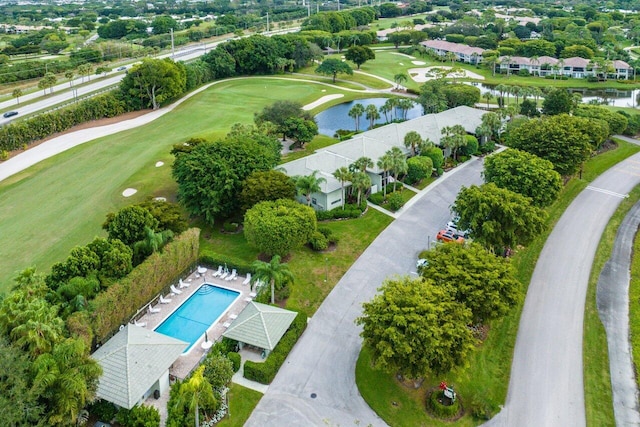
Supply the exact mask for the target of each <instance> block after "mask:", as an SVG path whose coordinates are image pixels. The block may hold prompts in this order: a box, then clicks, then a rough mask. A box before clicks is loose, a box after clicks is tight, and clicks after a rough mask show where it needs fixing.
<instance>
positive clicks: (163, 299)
mask: <svg viewBox="0 0 640 427" xmlns="http://www.w3.org/2000/svg"><path fill="white" fill-rule="evenodd" d="M170 302H171V298H165V297H163V296H162V295H160V304H169V303H170Z"/></svg>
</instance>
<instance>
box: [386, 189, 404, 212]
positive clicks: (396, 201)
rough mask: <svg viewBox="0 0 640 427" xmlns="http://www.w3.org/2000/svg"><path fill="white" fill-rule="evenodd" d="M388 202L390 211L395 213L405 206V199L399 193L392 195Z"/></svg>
mask: <svg viewBox="0 0 640 427" xmlns="http://www.w3.org/2000/svg"><path fill="white" fill-rule="evenodd" d="M387 200H388V202H389V209H391V210H392V211H393V212H395V211H397V210H398V209H400V208H401V207H402V206H404V199H403V198H402V194H400V193H399V192H396V193H393V194H391V195H390V196H389V197H388V199H387Z"/></svg>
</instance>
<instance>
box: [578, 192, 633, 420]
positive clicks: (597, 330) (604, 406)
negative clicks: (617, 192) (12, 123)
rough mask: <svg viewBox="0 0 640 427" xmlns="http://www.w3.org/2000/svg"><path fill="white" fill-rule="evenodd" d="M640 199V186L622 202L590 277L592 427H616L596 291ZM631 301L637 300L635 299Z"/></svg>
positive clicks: (587, 323)
mask: <svg viewBox="0 0 640 427" xmlns="http://www.w3.org/2000/svg"><path fill="white" fill-rule="evenodd" d="M638 200H640V187H636V188H635V189H634V190H633V191H631V193H629V198H627V199H624V200H623V201H622V203H620V206H619V207H618V209H617V210H616V212H615V213H614V214H613V216H612V217H611V220H610V221H609V224H607V227H606V228H605V230H604V232H603V234H602V238H601V239H600V243H599V244H598V249H597V250H596V255H595V258H594V261H593V266H592V268H591V275H590V277H589V288H588V289H587V299H586V304H585V313H584V337H583V339H584V343H583V348H584V388H585V397H584V398H585V408H586V415H587V425H588V426H594V427H595V426H598V427H599V426H615V419H614V415H613V394H612V391H611V377H610V372H609V353H608V348H607V335H606V332H605V329H604V326H603V325H602V322H601V321H600V317H599V315H598V307H597V305H596V291H597V286H598V277H599V276H600V272H601V271H602V269H603V268H604V265H605V263H606V262H607V261H608V260H609V258H610V257H611V251H612V250H613V244H614V241H615V237H616V233H617V232H618V228H619V227H620V224H621V223H622V220H623V219H624V217H625V216H626V214H627V212H629V210H630V209H631V208H632V207H633V205H634V204H635V203H636V202H637V201H638ZM636 244H637V239H636ZM632 268H633V266H632ZM630 296H631V295H630ZM631 301H634V300H633V299H631ZM636 301H637V300H636Z"/></svg>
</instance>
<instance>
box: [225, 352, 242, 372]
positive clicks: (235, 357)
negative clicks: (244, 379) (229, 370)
mask: <svg viewBox="0 0 640 427" xmlns="http://www.w3.org/2000/svg"><path fill="white" fill-rule="evenodd" d="M227 357H228V358H229V360H231V364H232V365H233V372H234V373H235V372H238V370H240V365H241V364H242V357H241V356H240V354H239V353H236V352H235V351H231V352H229V353H227Z"/></svg>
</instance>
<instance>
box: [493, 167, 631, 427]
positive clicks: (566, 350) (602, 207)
mask: <svg viewBox="0 0 640 427" xmlns="http://www.w3.org/2000/svg"><path fill="white" fill-rule="evenodd" d="M638 183H640V154H636V155H634V156H632V157H630V158H628V159H626V160H624V161H623V162H621V163H619V164H618V165H616V166H614V167H613V168H611V169H610V170H608V171H607V172H605V173H604V174H602V175H601V176H600V177H599V178H598V179H596V180H595V181H594V182H593V183H592V184H591V185H590V186H589V187H588V188H587V189H586V190H584V191H583V192H582V193H580V195H579V196H578V197H576V199H575V200H574V201H573V203H572V204H571V205H570V206H569V208H568V209H567V210H566V211H565V213H564V214H563V215H562V217H561V218H560V221H559V222H558V223H557V225H556V227H555V228H554V230H553V231H552V233H551V235H550V236H549V239H548V240H547V242H546V244H545V246H544V248H543V250H542V252H541V254H540V258H539V260H538V262H537V264H536V268H535V271H534V273H533V277H532V278H531V283H530V284H529V288H528V291H527V298H526V300H525V304H524V309H523V312H522V317H521V318H520V328H519V330H518V338H517V340H516V348H515V354H514V358H513V364H512V367H511V378H510V382H509V392H508V394H507V401H506V404H505V407H504V408H503V410H502V411H501V412H500V413H499V414H498V416H496V417H495V418H494V419H493V420H491V421H489V422H488V423H487V424H485V425H487V426H508V427H512V426H518V427H527V426H531V427H545V426H549V427H553V426H584V425H586V419H585V406H584V405H585V404H584V385H583V365H582V357H583V355H582V334H583V318H584V304H585V297H586V291H587V285H588V280H589V274H590V271H591V265H592V262H593V258H594V255H595V251H596V248H597V246H598V242H599V240H600V236H601V235H602V232H603V231H604V228H605V226H606V225H607V223H608V222H609V219H610V218H611V215H613V213H614V212H615V210H616V209H617V207H618V205H619V203H620V202H621V200H622V197H624V195H626V194H627V193H628V192H629V191H631V190H632V189H633V188H634V187H635V186H636V185H638Z"/></svg>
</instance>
